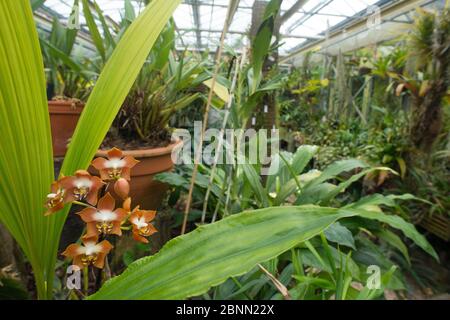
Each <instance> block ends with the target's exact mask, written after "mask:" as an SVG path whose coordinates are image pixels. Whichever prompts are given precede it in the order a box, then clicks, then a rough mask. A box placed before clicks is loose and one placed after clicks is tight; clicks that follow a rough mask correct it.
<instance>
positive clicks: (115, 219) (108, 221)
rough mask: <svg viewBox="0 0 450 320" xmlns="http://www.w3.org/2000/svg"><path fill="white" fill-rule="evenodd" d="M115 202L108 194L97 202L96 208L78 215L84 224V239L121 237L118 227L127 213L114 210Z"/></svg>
mask: <svg viewBox="0 0 450 320" xmlns="http://www.w3.org/2000/svg"><path fill="white" fill-rule="evenodd" d="M114 207H115V200H114V198H113V197H112V196H111V194H109V192H108V193H107V194H106V195H105V196H104V197H102V198H101V199H100V200H99V201H98V205H97V208H85V209H84V210H82V211H81V212H79V213H78V214H79V215H80V217H81V219H82V220H83V221H84V222H86V235H85V236H84V238H92V237H98V236H99V235H100V234H104V235H107V234H115V235H118V236H120V235H122V230H121V229H120V226H121V224H122V222H123V220H124V219H125V218H126V216H127V214H128V212H127V211H126V210H125V209H122V208H118V209H116V210H114Z"/></svg>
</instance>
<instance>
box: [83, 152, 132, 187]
mask: <svg viewBox="0 0 450 320" xmlns="http://www.w3.org/2000/svg"><path fill="white" fill-rule="evenodd" d="M138 162H139V161H138V160H136V159H135V158H134V157H132V156H124V155H123V152H122V151H121V150H119V149H117V148H112V149H111V150H109V151H108V159H105V158H96V159H94V161H92V163H91V164H92V166H93V167H94V168H95V169H97V170H98V171H99V172H100V177H101V178H102V180H104V181H109V180H113V181H115V180H118V179H120V178H124V179H126V180H127V181H130V171H131V168H133V167H134V166H135V165H136V164H137V163H138Z"/></svg>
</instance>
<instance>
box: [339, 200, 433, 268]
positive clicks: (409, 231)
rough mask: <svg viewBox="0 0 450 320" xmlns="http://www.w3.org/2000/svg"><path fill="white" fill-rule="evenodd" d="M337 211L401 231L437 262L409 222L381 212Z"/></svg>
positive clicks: (430, 247)
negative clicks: (375, 221) (353, 214)
mask: <svg viewBox="0 0 450 320" xmlns="http://www.w3.org/2000/svg"><path fill="white" fill-rule="evenodd" d="M339 210H340V211H344V212H352V213H355V214H356V213H358V215H359V216H360V217H363V218H367V219H372V220H377V221H380V222H383V223H386V224H388V225H390V226H391V227H393V228H395V229H399V230H401V231H402V232H403V233H404V234H405V236H407V237H408V238H410V239H411V240H412V241H414V243H415V244H417V245H418V246H419V247H420V248H422V249H423V250H424V251H425V252H427V253H428V254H429V255H431V256H432V257H433V258H435V259H436V260H437V261H439V257H438V255H437V253H436V251H435V250H434V249H433V247H432V246H431V244H430V243H429V242H428V241H427V239H426V238H425V237H424V236H423V235H421V234H420V233H419V232H418V231H417V230H416V228H415V227H414V225H412V224H411V223H409V222H406V221H405V220H403V219H402V218H400V217H399V216H394V215H386V214H384V213H382V212H373V211H367V210H363V209H347V208H342V209H339Z"/></svg>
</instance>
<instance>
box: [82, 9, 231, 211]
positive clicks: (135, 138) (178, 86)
mask: <svg viewBox="0 0 450 320" xmlns="http://www.w3.org/2000/svg"><path fill="white" fill-rule="evenodd" d="M86 8H87V9H86V10H85V16H89V13H88V12H86V11H88V10H89V7H86ZM129 9H130V8H129ZM97 15H98V16H99V17H100V20H103V17H102V13H101V11H100V10H97ZM135 16H136V15H134V14H130V13H129V14H128V15H126V16H124V21H122V22H121V23H120V24H119V25H120V26H121V29H120V30H116V32H117V34H118V36H117V37H116V39H118V38H120V36H121V35H122V34H123V33H124V32H123V31H124V29H126V28H127V27H128V26H129V23H126V22H127V21H128V22H129V20H130V19H132V17H135ZM93 28H94V29H93ZM96 28H97V26H96V25H95V24H91V25H90V31H91V33H96V34H100V32H99V30H97V29H96ZM103 33H104V34H105V35H107V36H106V37H105V39H104V40H103V41H102V43H97V44H96V46H97V49H98V50H97V51H98V53H99V55H100V56H101V53H102V52H111V51H112V50H109V49H108V45H114V44H113V42H112V41H114V40H111V39H114V38H113V37H111V34H112V32H111V31H110V30H107V28H106V30H104V32H103ZM174 43H175V26H174V23H173V22H172V21H169V23H168V24H167V25H166V27H165V28H164V30H163V31H162V33H161V34H160V36H159V39H158V40H157V42H156V43H155V45H154V47H153V49H152V51H151V52H150V55H149V57H148V59H147V61H146V63H145V64H144V66H143V68H142V69H141V72H140V74H139V76H138V78H137V80H136V81H135V83H134V85H133V87H132V89H131V90H130V92H129V94H128V96H127V98H126V99H125V102H124V103H123V105H122V108H121V110H120V111H119V113H118V115H117V116H116V118H115V120H114V123H113V125H112V127H111V128H110V130H109V132H108V135H107V136H106V138H105V140H104V142H103V144H102V146H101V149H100V150H99V151H98V153H97V156H98V157H103V158H108V154H107V150H110V149H111V148H112V147H114V146H117V147H118V148H119V149H121V150H123V154H122V156H124V157H125V156H133V157H134V158H136V159H137V160H138V161H139V163H137V165H136V166H135V167H134V169H133V172H132V179H133V182H134V183H133V185H132V186H131V190H130V195H131V197H132V198H133V199H134V201H135V204H136V205H137V204H139V205H141V206H142V207H145V208H148V209H156V208H157V207H158V206H159V205H160V204H161V201H162V199H163V198H164V195H165V193H166V190H167V186H166V184H163V183H161V182H159V181H156V180H153V176H154V175H156V174H158V173H161V172H166V171H170V170H171V169H172V168H173V162H172V157H171V154H172V151H173V149H174V148H175V147H176V146H177V145H178V144H180V143H181V141H172V140H171V128H170V127H169V122H170V119H171V117H172V115H174V114H175V113H176V112H177V111H179V110H182V109H184V108H186V107H188V106H190V105H192V104H195V103H201V101H202V99H204V98H205V96H204V94H203V93H202V89H203V88H204V87H202V85H204V82H205V81H207V80H208V79H210V78H211V75H210V73H208V72H207V62H206V61H204V60H200V59H199V60H200V61H197V59H196V58H195V57H194V56H193V55H190V56H187V54H184V53H183V54H180V55H177V53H176V52H175V50H174ZM103 59H104V58H103V57H99V59H96V61H101V60H103ZM94 60H95V59H94ZM219 86H220V85H217V87H219ZM222 89H223V88H222ZM199 107H201V105H199ZM109 159H111V156H109ZM101 169H102V166H98V167H96V168H95V167H91V168H90V171H91V172H92V173H98V171H99V170H101ZM112 193H113V192H112Z"/></svg>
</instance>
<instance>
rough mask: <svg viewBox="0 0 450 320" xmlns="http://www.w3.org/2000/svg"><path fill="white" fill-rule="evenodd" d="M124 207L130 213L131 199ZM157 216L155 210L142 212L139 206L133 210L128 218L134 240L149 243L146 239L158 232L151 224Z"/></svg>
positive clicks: (126, 201)
mask: <svg viewBox="0 0 450 320" xmlns="http://www.w3.org/2000/svg"><path fill="white" fill-rule="evenodd" d="M123 207H124V209H125V210H126V211H128V212H129V211H130V207H131V199H130V198H128V199H127V200H125V201H124V204H123ZM155 215H156V211H154V210H140V209H139V206H137V207H136V208H134V209H133V211H132V212H131V214H130V217H129V218H128V221H130V223H131V225H132V227H133V239H134V240H136V241H139V242H143V243H148V240H147V239H146V238H145V237H148V236H151V235H152V234H154V233H155V232H158V230H156V228H155V227H154V226H153V225H152V224H151V223H150V222H151V221H152V220H153V219H154V218H155Z"/></svg>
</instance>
